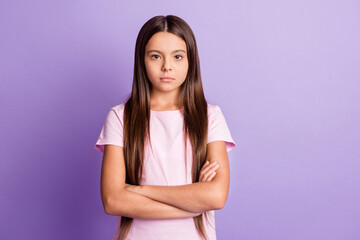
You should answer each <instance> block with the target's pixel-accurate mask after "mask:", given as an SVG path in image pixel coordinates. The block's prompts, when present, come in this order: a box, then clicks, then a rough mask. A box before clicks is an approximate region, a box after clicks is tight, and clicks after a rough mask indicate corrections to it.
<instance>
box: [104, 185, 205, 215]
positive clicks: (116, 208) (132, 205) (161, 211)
mask: <svg viewBox="0 0 360 240" xmlns="http://www.w3.org/2000/svg"><path fill="white" fill-rule="evenodd" d="M108 205H109V210H108V212H107V213H108V214H110V215H118V216H125V217H131V218H142V219H175V218H192V217H195V216H198V215H200V214H201V212H196V213H195V212H189V211H185V210H183V209H180V208H177V207H175V206H171V205H168V204H166V203H162V202H159V201H156V200H153V199H150V198H148V197H146V196H143V195H140V194H138V193H135V192H131V191H128V190H126V189H124V190H122V191H121V194H119V195H118V196H117V197H116V198H114V199H112V200H109V203H108Z"/></svg>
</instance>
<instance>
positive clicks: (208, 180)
mask: <svg viewBox="0 0 360 240" xmlns="http://www.w3.org/2000/svg"><path fill="white" fill-rule="evenodd" d="M215 175H216V172H215V171H214V172H212V173H211V174H209V176H208V177H207V178H206V179H205V181H204V182H210V181H211V180H213V178H214V177H215Z"/></svg>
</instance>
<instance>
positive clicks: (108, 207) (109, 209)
mask: <svg viewBox="0 0 360 240" xmlns="http://www.w3.org/2000/svg"><path fill="white" fill-rule="evenodd" d="M102 203H103V208H104V212H105V213H106V214H108V215H114V210H113V209H114V207H113V204H112V203H113V201H112V200H111V199H110V198H107V199H103V201H102Z"/></svg>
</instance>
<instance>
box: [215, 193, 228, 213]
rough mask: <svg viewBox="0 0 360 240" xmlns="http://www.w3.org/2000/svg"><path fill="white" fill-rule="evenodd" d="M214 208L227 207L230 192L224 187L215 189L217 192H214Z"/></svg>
mask: <svg viewBox="0 0 360 240" xmlns="http://www.w3.org/2000/svg"><path fill="white" fill-rule="evenodd" d="M213 196H214V197H213V201H214V202H213V208H214V210H220V209H223V208H224V207H225V203H226V200H227V196H228V193H227V192H226V191H224V190H222V189H218V188H216V189H215V193H214V194H213Z"/></svg>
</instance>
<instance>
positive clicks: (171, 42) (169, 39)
mask: <svg viewBox="0 0 360 240" xmlns="http://www.w3.org/2000/svg"><path fill="white" fill-rule="evenodd" d="M145 48H146V50H150V49H155V50H160V51H172V50H174V49H183V50H185V51H186V43H185V41H184V40H183V39H182V38H180V37H178V36H176V35H175V34H173V33H169V32H158V33H155V34H154V35H153V36H152V37H151V38H150V39H149V41H148V42H147V44H146V47H145Z"/></svg>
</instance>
